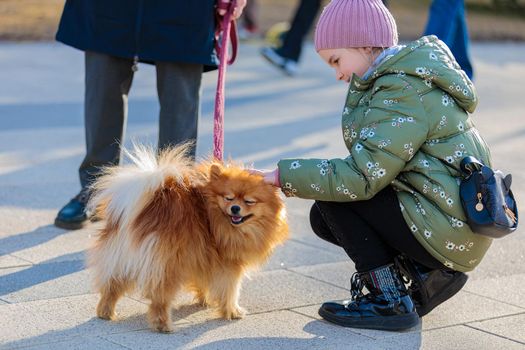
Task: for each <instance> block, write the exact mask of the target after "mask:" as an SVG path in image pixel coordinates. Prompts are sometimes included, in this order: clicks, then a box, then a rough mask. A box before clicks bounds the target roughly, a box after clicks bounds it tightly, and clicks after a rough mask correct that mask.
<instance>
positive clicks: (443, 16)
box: [424, 0, 474, 79]
mask: <svg viewBox="0 0 525 350" xmlns="http://www.w3.org/2000/svg"><path fill="white" fill-rule="evenodd" d="M429 34H434V35H436V36H437V37H438V38H439V39H441V40H443V41H444V42H445V44H447V46H448V47H449V48H450V51H452V54H453V55H454V57H455V58H456V61H458V64H459V65H460V66H461V69H463V70H464V71H465V73H467V76H468V77H469V78H470V79H472V78H473V76H474V72H473V69H472V64H471V62H470V54H469V34H468V29H467V21H466V18H465V2H464V1H463V0H434V1H432V3H431V4H430V7H429V13H428V22H427V25H426V28H425V33H424V35H429Z"/></svg>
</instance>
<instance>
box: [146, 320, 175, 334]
mask: <svg viewBox="0 0 525 350" xmlns="http://www.w3.org/2000/svg"><path fill="white" fill-rule="evenodd" d="M151 326H152V328H153V330H154V331H158V332H160V333H172V332H173V326H172V325H171V322H170V323H166V322H158V323H156V324H152V325H151Z"/></svg>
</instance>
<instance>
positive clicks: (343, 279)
mask: <svg viewBox="0 0 525 350" xmlns="http://www.w3.org/2000/svg"><path fill="white" fill-rule="evenodd" d="M290 270H291V271H294V272H297V273H299V274H301V275H305V276H310V277H313V278H315V279H317V280H319V281H323V282H328V283H330V284H333V285H336V286H339V287H341V288H344V289H346V290H348V291H350V278H351V276H352V274H353V273H354V272H355V267H354V263H353V262H351V260H350V259H348V260H347V261H344V262H336V263H328V264H317V265H313V266H300V267H293V268H290ZM349 296H350V292H348V297H349Z"/></svg>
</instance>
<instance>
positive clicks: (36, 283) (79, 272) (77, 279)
mask: <svg viewBox="0 0 525 350" xmlns="http://www.w3.org/2000/svg"><path fill="white" fill-rule="evenodd" d="M90 281H91V280H90V276H89V274H88V272H87V271H86V270H85V269H84V262H83V261H81V260H73V261H64V262H58V263H52V264H37V265H31V266H28V267H21V268H8V269H0V298H2V299H3V300H6V301H8V302H10V303H19V302H22V301H30V300H42V299H49V298H58V297H63V296H68V295H78V294H85V293H89V292H90V290H91V286H90V284H91V282H90Z"/></svg>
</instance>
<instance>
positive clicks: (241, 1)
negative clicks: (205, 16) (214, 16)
mask: <svg viewBox="0 0 525 350" xmlns="http://www.w3.org/2000/svg"><path fill="white" fill-rule="evenodd" d="M218 1H220V2H222V3H223V6H224V5H226V4H228V3H229V2H230V1H231V0H218ZM245 6H246V0H237V4H236V6H235V8H234V9H233V16H232V20H233V19H237V18H239V17H241V14H242V10H243V9H244V7H245ZM217 13H218V14H219V16H224V15H225V14H226V10H225V9H224V8H221V7H218V8H217Z"/></svg>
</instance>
